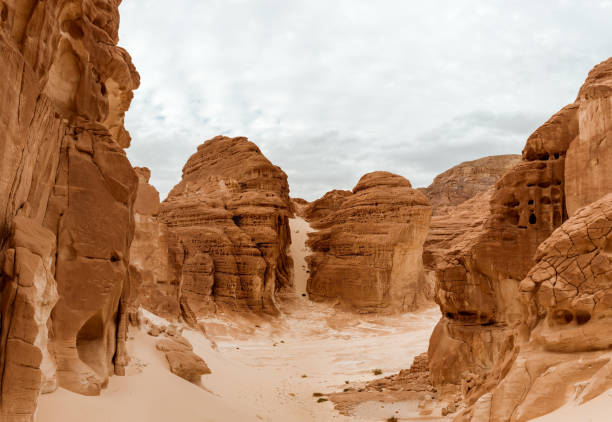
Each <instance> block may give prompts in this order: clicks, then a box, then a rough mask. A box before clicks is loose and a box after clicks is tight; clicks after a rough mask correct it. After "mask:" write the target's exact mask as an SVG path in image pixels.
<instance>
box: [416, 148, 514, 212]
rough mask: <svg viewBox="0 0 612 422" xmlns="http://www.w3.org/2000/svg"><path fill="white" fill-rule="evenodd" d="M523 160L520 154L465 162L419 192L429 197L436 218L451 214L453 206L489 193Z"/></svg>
mask: <svg viewBox="0 0 612 422" xmlns="http://www.w3.org/2000/svg"><path fill="white" fill-rule="evenodd" d="M520 160H521V156H520V155H516V154H508V155H492V156H489V157H483V158H479V159H477V160H473V161H465V162H463V163H461V164H458V165H456V166H454V167H452V168H450V169H448V170H446V171H445V172H444V173H441V174H439V175H437V176H436V178H435V179H434V181H433V183H432V184H431V185H429V186H428V187H426V188H421V189H420V190H421V191H422V192H423V193H424V194H425V195H426V196H427V197H428V198H429V202H431V206H432V207H433V215H434V217H435V216H437V215H442V214H450V213H452V210H453V207H454V206H456V205H459V204H461V203H462V202H465V201H467V200H468V199H470V198H473V197H474V196H476V195H479V194H480V193H482V192H484V191H486V190H488V189H489V188H490V187H491V186H493V185H494V184H495V183H496V182H497V181H498V180H499V179H500V178H501V177H502V176H503V175H504V173H506V171H508V170H509V169H511V168H512V167H514V165H515V164H518V162H519V161H520Z"/></svg>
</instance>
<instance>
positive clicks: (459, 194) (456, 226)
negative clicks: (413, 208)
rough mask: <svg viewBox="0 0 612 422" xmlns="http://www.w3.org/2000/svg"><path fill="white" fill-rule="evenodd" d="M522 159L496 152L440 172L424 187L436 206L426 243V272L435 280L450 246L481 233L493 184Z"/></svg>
mask: <svg viewBox="0 0 612 422" xmlns="http://www.w3.org/2000/svg"><path fill="white" fill-rule="evenodd" d="M520 160H521V156H520V155H494V156H490V157H483V158H480V159H478V160H474V161H467V162H464V163H461V164H459V165H457V166H454V167H452V168H451V169H449V170H447V171H445V172H444V173H441V174H439V175H438V176H437V177H436V178H435V179H434V182H433V183H432V184H431V185H430V186H429V187H428V188H425V189H421V191H422V192H423V193H425V195H427V196H428V198H429V200H430V201H431V203H432V206H433V215H432V218H431V225H430V229H429V234H428V235H427V239H426V240H425V245H424V247H423V249H424V250H423V263H424V265H425V270H426V275H427V277H428V278H429V279H431V280H432V282H434V280H435V271H436V269H437V268H438V266H440V265H444V256H445V255H446V253H447V252H448V251H449V250H452V249H462V248H463V245H462V244H463V243H465V242H466V241H468V240H469V239H470V238H472V237H473V236H474V234H475V233H478V232H479V230H480V229H481V227H482V225H483V224H484V222H485V220H486V218H487V217H488V215H489V202H490V201H491V196H492V195H493V192H494V189H493V186H494V185H495V183H496V182H497V181H498V180H499V179H500V178H501V177H502V176H503V174H504V173H505V172H506V171H507V170H509V169H510V168H512V167H513V166H514V165H515V164H518V162H519V161H520Z"/></svg>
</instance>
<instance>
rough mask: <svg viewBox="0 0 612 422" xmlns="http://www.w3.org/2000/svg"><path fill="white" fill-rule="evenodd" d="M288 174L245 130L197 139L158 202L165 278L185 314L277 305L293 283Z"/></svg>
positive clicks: (190, 316) (271, 309) (189, 318)
mask: <svg viewBox="0 0 612 422" xmlns="http://www.w3.org/2000/svg"><path fill="white" fill-rule="evenodd" d="M291 209H292V206H291V201H290V199H289V185H288V184H287V176H286V175H285V173H284V172H283V171H282V170H281V169H280V168H279V167H277V166H274V165H273V164H272V163H270V161H268V160H267V159H266V158H265V157H264V156H263V154H262V153H261V151H260V150H259V148H257V146H256V145H255V144H253V143H252V142H249V141H248V140H247V139H246V138H227V137H223V136H217V137H216V138H213V139H211V140H209V141H206V142H205V143H204V144H202V145H200V146H199V147H198V151H197V152H196V153H195V154H193V155H192V156H191V158H190V159H189V160H188V161H187V164H185V167H184V168H183V179H182V181H181V182H180V183H179V184H178V185H176V186H175V187H174V189H172V191H171V192H170V194H169V195H168V198H167V199H166V200H165V201H164V202H163V203H162V205H161V212H160V218H161V220H162V221H163V222H164V224H166V226H167V228H168V253H169V258H168V259H169V263H170V264H169V271H170V279H171V280H177V281H179V282H178V283H177V292H176V297H178V298H179V305H180V309H181V313H182V316H183V318H184V319H186V320H187V321H189V322H191V323H195V319H196V317H197V316H198V315H202V314H205V313H206V312H209V311H211V310H213V309H214V307H215V305H229V306H230V307H232V308H234V309H252V310H255V311H264V312H270V313H276V312H277V308H276V305H275V300H274V297H275V294H276V293H277V292H278V291H280V290H282V289H286V288H288V287H290V286H291V283H292V282H291V271H292V261H291V258H290V257H289V256H288V255H287V248H288V246H289V244H290V242H291V237H290V231H289V225H288V218H289V216H291V215H292V212H291Z"/></svg>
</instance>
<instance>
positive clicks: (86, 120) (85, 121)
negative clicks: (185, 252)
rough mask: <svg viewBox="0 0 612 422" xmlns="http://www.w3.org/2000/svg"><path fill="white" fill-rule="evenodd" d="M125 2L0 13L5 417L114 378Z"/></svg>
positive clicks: (124, 281) (128, 68) (125, 103)
mask: <svg viewBox="0 0 612 422" xmlns="http://www.w3.org/2000/svg"><path fill="white" fill-rule="evenodd" d="M119 3H120V1H118V0H111V1H109V2H106V3H100V2H94V1H90V0H82V1H72V2H57V1H45V2H31V1H21V2H17V1H8V2H7V1H5V2H2V3H1V4H0V58H1V60H0V74H1V75H2V78H0V92H2V97H1V99H0V111H1V113H0V116H1V117H0V133H2V136H1V137H0V204H2V208H0V268H1V271H0V283H1V289H2V290H1V293H0V299H1V300H0V302H1V303H0V313H1V328H2V331H1V335H0V368H1V369H0V380H1V381H0V386H1V394H0V409H1V415H2V417H1V419H2V420H3V421H28V420H32V418H33V414H34V412H35V409H36V404H37V400H38V396H39V394H40V393H41V392H49V391H52V390H53V389H55V387H56V385H60V386H62V387H64V388H66V389H69V390H72V391H75V392H78V393H83V394H97V393H99V391H100V389H101V388H102V387H103V386H104V385H106V382H107V379H108V376H109V375H110V374H112V373H113V372H115V373H119V374H120V373H122V371H123V367H124V365H125V364H126V363H127V356H126V354H125V334H126V323H127V320H126V310H127V304H128V302H129V300H130V289H129V287H130V285H129V275H128V262H129V247H130V242H131V239H132V233H133V226H134V221H133V216H132V207H133V202H134V197H135V193H136V187H137V177H136V175H135V173H134V171H133V169H132V167H131V165H130V163H129V161H128V160H127V158H126V155H125V153H124V151H123V148H125V147H127V146H129V143H130V137H129V134H128V133H127V131H126V130H125V129H124V127H123V115H124V112H125V111H126V110H127V108H128V107H129V104H130V101H131V99H132V90H134V89H135V88H137V86H138V84H139V76H138V74H137V73H136V71H135V69H134V67H133V65H132V63H131V59H130V57H129V55H128V54H127V53H126V52H125V51H124V50H123V49H121V48H119V47H117V46H116V44H117V41H118V36H117V29H118V24H119V14H118V5H119Z"/></svg>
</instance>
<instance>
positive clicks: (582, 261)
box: [429, 60, 612, 421]
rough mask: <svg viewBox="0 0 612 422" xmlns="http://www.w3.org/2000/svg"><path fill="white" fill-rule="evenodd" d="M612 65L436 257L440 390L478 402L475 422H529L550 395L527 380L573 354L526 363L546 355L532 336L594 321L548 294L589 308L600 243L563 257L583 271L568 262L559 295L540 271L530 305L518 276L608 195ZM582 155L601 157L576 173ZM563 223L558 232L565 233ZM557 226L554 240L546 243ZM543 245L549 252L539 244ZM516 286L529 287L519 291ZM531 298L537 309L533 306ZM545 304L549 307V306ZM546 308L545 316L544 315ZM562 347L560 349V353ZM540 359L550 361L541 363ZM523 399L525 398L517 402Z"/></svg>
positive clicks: (435, 375)
mask: <svg viewBox="0 0 612 422" xmlns="http://www.w3.org/2000/svg"><path fill="white" fill-rule="evenodd" d="M611 66H612V60H608V61H606V62H604V63H602V64H600V65H599V66H597V67H596V68H595V69H594V70H593V71H592V72H591V74H590V76H589V78H588V79H587V81H586V83H585V85H584V86H583V88H582V89H581V90H580V93H579V96H578V99H577V100H576V102H575V103H573V104H570V105H568V106H566V107H564V108H563V109H562V110H560V111H559V112H558V113H556V114H555V115H553V116H552V117H551V118H550V119H549V120H548V121H547V122H546V123H545V124H544V125H542V126H541V127H540V128H538V129H537V130H536V131H535V132H534V133H533V134H532V135H531V136H530V137H529V139H528V140H527V144H526V146H525V148H524V150H523V159H522V161H521V163H519V164H518V165H516V166H515V167H513V168H512V169H511V170H510V171H508V172H507V173H506V174H505V175H504V176H503V177H502V178H501V179H500V180H499V181H498V183H497V184H496V187H495V191H494V192H492V195H491V200H490V208H489V215H487V216H486V217H485V218H484V222H483V223H482V224H481V225H478V226H477V228H476V230H475V231H473V232H469V233H467V234H465V235H463V234H462V235H460V238H461V242H457V244H454V245H451V249H450V250H449V251H448V252H447V253H446V254H445V255H444V256H442V257H441V258H442V259H441V260H439V261H438V263H439V265H438V266H437V269H436V279H437V280H436V282H437V284H436V301H437V302H438V303H439V304H440V308H441V310H442V312H443V315H444V317H443V318H442V319H441V321H440V323H439V324H438V326H437V327H436V329H435V330H434V333H433V334H432V337H431V341H430V348H429V359H430V369H431V375H432V381H433V382H434V385H436V386H437V387H439V388H441V389H443V390H444V389H452V388H451V387H453V386H454V387H455V388H456V389H459V390H461V392H462V394H464V397H466V400H467V403H468V404H469V405H473V406H472V407H470V408H469V409H468V413H467V414H469V415H472V416H473V417H474V420H487V421H488V420H496V421H497V420H525V418H527V416H526V415H533V414H534V413H533V412H536V413H537V412H539V411H536V410H534V409H536V408H538V406H540V408H542V405H541V403H540V404H538V401H539V399H538V397H540V396H545V394H544V393H543V392H542V391H544V390H542V391H540V392H539V393H537V391H538V390H539V388H536V387H535V385H534V387H533V388H532V389H530V390H525V388H524V387H523V385H524V384H525V383H526V380H527V378H529V377H531V380H532V381H534V380H535V378H534V377H533V374H537V373H542V372H539V371H540V370H541V369H542V368H544V369H542V370H543V371H546V369H547V368H549V367H552V366H554V365H556V364H560V362H561V361H565V360H567V359H569V360H573V358H572V357H571V356H570V355H568V354H566V355H563V356H562V357H561V355H556V356H549V357H548V358H546V359H550V362H551V365H550V366H547V365H548V363H546V364H544V362H545V360H542V361H539V360H538V359H539V358H536V357H533V359H535V360H534V362H540V363H534V364H533V365H535V366H529V365H530V364H529V359H527V360H525V356H527V355H525V354H524V353H531V352H530V350H531V351H533V353H536V352H538V353H539V352H540V351H542V348H544V349H546V348H547V347H548V346H544V345H543V343H539V344H536V343H533V342H532V341H535V340H533V339H536V338H539V337H541V335H542V334H541V333H543V332H545V329H544V328H543V327H546V326H547V325H549V324H550V321H548V320H547V318H553V319H555V320H556V321H557V322H561V321H564V320H567V321H568V323H570V322H572V321H577V320H584V319H586V318H587V316H585V315H583V314H582V313H583V312H585V311H584V308H581V307H580V306H579V305H578V304H577V303H573V302H572V303H573V304H572V307H573V308H571V309H573V310H568V309H565V308H559V309H556V305H555V306H553V305H551V303H550V300H551V297H555V296H556V295H559V296H558V297H557V299H556V300H563V297H564V295H568V297H570V298H573V299H571V300H570V302H571V301H573V300H574V299H575V295H574V293H577V294H578V296H581V298H580V300H579V301H585V307H586V308H588V307H589V303H591V302H589V299H588V298H587V297H588V295H589V294H591V293H594V292H591V293H586V294H585V295H580V294H579V293H580V291H581V289H580V287H579V286H581V285H582V283H584V282H585V277H586V278H588V277H591V276H592V275H593V274H588V273H585V274H584V276H583V275H581V274H580V273H579V270H583V269H586V266H587V265H586V264H587V263H589V262H590V261H589V260H590V259H591V258H593V255H589V254H590V253H591V252H594V250H595V249H594V247H593V246H591V250H590V251H589V252H588V253H586V252H585V251H579V250H576V251H575V254H576V256H578V255H583V256H582V257H580V258H577V261H572V260H568V261H566V264H567V265H569V266H570V267H571V265H576V266H577V268H578V269H579V270H577V271H575V272H574V271H573V270H571V269H569V267H568V268H565V267H563V268H561V269H560V270H561V271H562V272H564V274H565V275H564V276H563V277H565V276H567V279H566V281H567V282H566V284H565V287H563V286H564V284H563V283H561V282H559V281H558V282H557V284H556V285H557V288H555V289H553V291H554V292H555V293H554V294H548V296H546V293H545V292H546V290H547V288H546V286H547V284H542V283H543V282H544V278H541V277H543V273H542V272H541V271H540V272H537V273H533V274H534V276H535V277H536V278H537V280H535V279H534V280H532V281H531V283H534V286H535V284H539V285H541V286H544V287H543V288H542V287H540V288H541V289H542V294H541V295H540V294H539V295H537V296H534V297H532V299H531V300H527V302H525V301H524V297H523V298H522V296H523V295H522V294H521V290H524V291H528V290H529V289H526V285H528V284H529V283H530V282H529V281H527V282H525V281H523V282H522V283H521V281H522V280H524V279H525V277H527V275H528V273H529V274H532V273H530V269H531V268H532V267H534V265H535V264H536V260H538V261H540V264H538V265H539V266H542V265H544V266H545V265H546V264H543V263H541V261H542V260H544V261H547V259H545V258H544V257H545V256H548V255H547V254H552V255H550V257H551V259H552V256H553V255H554V254H555V253H557V252H559V251H561V252H560V253H561V254H563V253H564V252H563V249H560V250H559V251H557V252H554V251H553V250H552V249H554V248H557V247H562V245H563V242H561V241H560V240H558V236H559V235H558V234H557V233H559V231H557V232H555V229H557V228H559V227H560V226H561V225H562V224H563V223H564V222H565V221H566V220H567V219H568V217H569V216H571V215H574V214H575V213H576V212H577V211H576V209H577V207H578V206H580V205H585V204H588V203H590V202H592V201H594V200H598V199H599V198H601V197H602V196H603V195H604V194H606V193H607V192H609V191H610V185H609V181H610V176H609V175H610V172H609V170H606V169H609V167H607V166H609V158H608V157H609V149H610V143H609V142H607V131H608V130H609V128H608V126H607V125H606V124H605V123H604V122H606V121H608V120H609V118H610V112H609V108H607V106H606V104H607V103H606V102H607V101H609V97H608V96H609V94H607V93H610V92H612V88H610V87H608V86H607V85H608V84H609V78H608V75H609V74H610V72H609V69H610V67H611ZM594 93H597V95H595V94H594ZM593 101H594V102H595V103H592V102H593ZM596 104H598V105H596ZM595 133H596V134H597V135H596V136H595V135H594V134H595ZM579 150H580V151H583V152H584V151H590V152H589V154H591V155H589V154H586V155H585V153H578V152H577V151H579ZM593 154H595V155H593ZM585 157H590V158H589V159H590V160H595V161H597V162H596V163H594V165H593V168H590V169H589V170H585V171H584V172H583V171H576V170H575V169H576V168H578V167H577V166H578V164H577V163H581V164H580V165H581V166H585V165H586V164H584V163H585V162H586V161H585V160H586V158H585ZM595 164H596V165H595ZM604 202H605V199H604ZM598 207H601V205H598ZM571 221H573V220H568V221H567V223H566V224H572V223H571ZM565 227H566V226H565V225H564V226H563V227H562V228H561V229H560V230H562V231H563V230H565V231H567V229H564V228H565ZM553 232H555V236H553V237H552V238H551V240H550V241H546V242H544V241H545V240H546V239H548V238H549V236H551V234H552V233H553ZM587 233H590V230H588V231H587ZM572 241H573V238H572ZM542 242H544V243H542ZM540 245H541V246H540ZM538 246H540V247H541V248H543V249H540V250H538ZM577 247H578V245H577ZM547 249H551V250H547ZM604 249H605V248H604ZM536 251H538V253H537V255H536ZM438 258H439V256H438ZM572 262H573V263H572ZM597 262H603V261H597ZM589 265H590V264H589ZM601 265H603V264H601ZM605 265H608V264H605ZM605 265H604V267H605ZM596 268H597V270H596V271H595V273H597V271H601V268H600V267H596ZM558 270H559V269H558ZM549 271H550V268H549ZM605 271H608V270H605ZM605 271H604V273H605ZM604 279H605V276H604ZM608 280H609V277H608ZM587 285H588V283H587ZM519 286H522V287H521V289H519ZM585 287H586V286H585ZM534 288H535V287H534ZM558 289H559V290H558ZM549 290H550V289H549ZM572 292H573V293H572ZM545 297H548V299H545ZM534 300H535V301H536V302H537V303H539V304H540V305H535V304H534ZM546 300H548V302H546ZM595 301H597V300H595ZM544 303H546V304H547V305H542V304H544ZM563 306H565V305H563ZM565 311H567V312H565ZM543 314H545V315H548V317H546V318H544V319H543V320H542V318H543ZM534 315H537V317H534ZM570 317H571V318H570ZM576 324H577V322H576ZM532 330H533V332H532ZM579 330H580V331H581V332H583V333H585V334H586V335H587V337H588V336H589V335H590V333H589V331H588V330H587V331H584V330H583V327H580V328H579ZM553 332H554V333H555V334H554V335H553V337H554V338H555V339H556V340H554V341H556V342H557V344H559V340H560V339H562V338H565V336H568V335H569V337H567V340H568V343H576V342H577V343H580V344H584V345H589V344H592V343H593V342H596V340H594V339H591V340H590V341H588V340H586V339H582V340H578V339H577V338H571V334H570V332H569V331H557V329H555V330H553ZM604 337H605V336H604ZM530 339H531V340H530ZM561 343H563V342H562V341H561ZM532 346H533V347H532ZM574 347H575V346H574ZM586 347H590V346H586ZM606 347H607V346H606ZM561 352H562V351H561V350H558V351H557V352H555V353H561ZM530 359H531V358H530ZM559 359H561V360H559ZM521 362H522V363H521ZM555 362H556V363H555ZM540 364H542V365H543V366H537V365H540ZM517 365H519V366H520V365H523V369H522V372H521V370H520V369H517V370H516V371H515V369H512V368H516V366H517ZM581 365H582V364H580V365H579V364H577V363H576V362H573V363H568V367H567V370H568V371H570V372H571V371H574V372H572V374H576V373H577V372H581V370H580V369H579V367H581ZM536 366H537V367H536ZM587 367H588V365H587ZM525 368H526V369H525ZM511 369H512V372H510V373H509V372H508V371H510V370H511ZM583 369H584V368H583ZM590 369H592V370H593V371H595V370H596V369H597V365H596V364H595V363H593V365H591V368H590ZM551 371H553V369H551ZM554 371H556V369H554ZM527 372H528V374H527ZM582 372H584V374H585V375H584V377H587V378H588V377H590V375H589V374H590V373H591V372H589V371H586V369H585V370H584V371H582ZM526 377H527V378H526ZM580 377H583V376H582V375H581V376H580ZM584 377H583V378H584ZM553 378H554V377H553ZM574 378H575V377H574V375H571V374H570V373H569V372H567V379H566V380H567V382H566V381H560V379H559V378H557V384H558V387H556V388H558V389H559V390H560V394H559V395H558V397H557V398H556V399H555V400H552V399H551V400H550V401H549V402H548V403H547V405H546V406H549V407H550V410H552V409H553V408H555V407H558V405H559V404H560V403H561V404H562V403H563V402H565V400H567V398H568V396H567V394H566V393H565V392H562V391H561V390H563V389H565V388H566V387H567V385H571V383H572V382H573V381H571V380H573V379H574ZM550 379H552V378H550ZM500 381H501V384H499V385H500V388H502V387H501V386H502V384H503V385H505V386H506V387H503V388H509V389H510V390H513V391H514V392H513V393H511V392H506V393H499V394H498V395H497V396H496V395H495V393H493V395H492V394H491V391H492V390H493V389H494V388H495V387H496V386H497V385H498V383H500ZM535 382H536V383H537V382H539V381H535ZM527 385H531V384H530V383H527ZM552 386H553V383H551V384H549V385H548V386H547V387H542V388H546V389H548V390H550V389H552V388H553V387H552ZM570 390H571V388H570ZM570 390H567V391H570ZM519 391H520V393H519ZM563 391H566V390H563ZM572 391H573V390H572ZM518 396H521V398H520V399H517V397H518ZM491 400H493V402H492V401H491ZM497 401H499V402H504V403H505V404H499V403H497ZM474 403H475V404H474ZM491 403H493V404H491ZM495 403H497V404H495ZM518 404H520V406H521V409H520V410H516V411H515V412H514V411H512V409H514V407H512V406H516V405H518ZM491 406H493V407H491ZM546 406H544V407H546ZM491 409H493V413H491V412H490V411H491ZM495 409H498V410H495ZM500 409H501V410H500ZM529 409H532V410H529ZM511 418H514V419H511Z"/></svg>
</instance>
